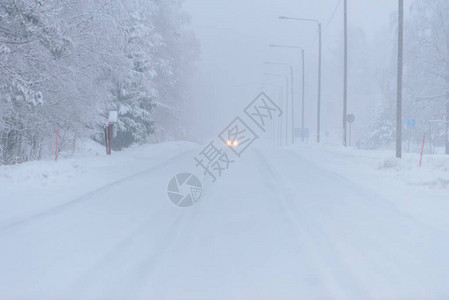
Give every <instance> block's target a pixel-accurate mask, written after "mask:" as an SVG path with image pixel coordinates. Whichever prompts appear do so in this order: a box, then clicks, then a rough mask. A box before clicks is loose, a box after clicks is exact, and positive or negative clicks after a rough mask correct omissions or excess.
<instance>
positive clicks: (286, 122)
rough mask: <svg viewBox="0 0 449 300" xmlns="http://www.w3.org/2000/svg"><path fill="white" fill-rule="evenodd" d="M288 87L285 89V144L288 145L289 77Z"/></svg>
mask: <svg viewBox="0 0 449 300" xmlns="http://www.w3.org/2000/svg"><path fill="white" fill-rule="evenodd" d="M285 81H286V89H285V146H288V90H289V87H288V84H289V83H288V77H286V78H285Z"/></svg>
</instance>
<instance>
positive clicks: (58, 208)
mask: <svg viewBox="0 0 449 300" xmlns="http://www.w3.org/2000/svg"><path fill="white" fill-rule="evenodd" d="M193 151H195V150H188V151H185V152H183V153H181V154H179V155H176V156H175V157H172V158H170V159H168V160H166V161H165V162H163V163H161V164H158V165H156V166H153V167H151V168H149V169H147V170H144V171H140V172H138V173H135V174H133V175H130V176H126V177H124V178H121V179H119V180H116V181H114V182H111V183H108V184H106V185H104V186H102V187H100V188H97V189H95V190H93V191H91V192H89V193H87V194H85V195H83V196H80V197H77V198H75V199H73V200H70V201H68V202H65V203H62V204H59V205H57V206H55V207H52V208H50V209H46V210H43V211H41V212H38V213H35V214H33V215H31V216H29V217H26V218H21V219H19V220H16V221H12V222H10V223H8V224H6V225H3V226H0V235H2V234H4V233H7V232H10V231H11V230H14V229H17V228H19V227H22V226H26V225H27V224H29V223H32V222H33V221H36V220H39V219H43V218H47V217H50V216H54V215H56V214H59V213H61V212H64V211H65V210H66V209H69V208H71V207H74V206H76V205H78V204H81V203H85V202H87V201H88V200H90V199H91V198H92V197H93V196H95V195H97V194H100V193H102V192H105V191H108V190H110V189H112V188H116V187H117V186H119V185H121V184H123V183H125V182H127V181H130V180H133V179H136V178H138V177H141V176H144V175H148V174H151V173H153V172H155V171H157V170H159V169H162V168H164V167H166V166H167V165H169V164H171V163H172V162H173V161H176V160H178V159H179V158H181V157H183V156H185V155H187V154H188V153H191V152H193Z"/></svg>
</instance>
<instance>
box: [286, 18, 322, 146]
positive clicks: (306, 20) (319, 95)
mask: <svg viewBox="0 0 449 300" xmlns="http://www.w3.org/2000/svg"><path fill="white" fill-rule="evenodd" d="M279 19H281V20H293V21H304V22H314V23H316V24H317V25H318V34H319V46H318V103H317V106H318V109H317V110H318V111H317V142H318V143H319V142H320V131H321V48H322V42H321V22H320V21H318V20H316V19H304V18H290V17H285V16H280V17H279Z"/></svg>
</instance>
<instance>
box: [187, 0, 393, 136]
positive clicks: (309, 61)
mask: <svg viewBox="0 0 449 300" xmlns="http://www.w3.org/2000/svg"><path fill="white" fill-rule="evenodd" d="M337 2H338V0H263V1H254V0H227V1H209V0H186V1H185V8H186V10H187V11H188V12H189V13H190V14H191V16H192V29H193V30H194V31H195V33H196V35H197V37H198V39H199V41H200V43H201V61H200V62H199V64H198V70H197V73H196V74H195V77H194V81H193V89H194V93H193V97H194V99H192V101H193V103H194V107H193V109H194V113H192V114H193V118H192V120H191V121H190V122H189V126H190V128H188V130H189V131H190V136H191V137H192V136H193V137H195V138H196V139H197V140H198V138H209V137H211V136H214V135H216V133H218V132H219V131H221V129H222V128H223V126H225V125H226V123H227V122H228V121H230V120H231V119H233V118H234V117H235V116H236V115H237V114H238V113H240V111H241V109H242V108H243V107H244V106H245V105H246V104H247V103H248V102H249V101H251V100H252V97H254V96H255V95H256V93H257V92H258V91H259V90H260V89H261V88H262V87H261V83H262V82H269V83H270V84H275V85H283V84H284V82H283V81H282V79H281V78H277V79H276V78H269V77H266V76H264V75H263V74H264V73H266V72H270V73H277V74H284V73H285V74H286V73H287V72H288V69H287V68H282V67H277V66H271V67H270V66H265V65H264V64H263V62H264V61H276V62H285V63H290V64H294V65H295V67H296V68H298V69H299V62H300V56H299V52H297V51H295V50H289V49H272V48H269V47H268V45H269V44H273V43H274V44H285V45H295V46H301V47H303V48H305V51H306V72H307V75H306V111H307V112H306V114H307V116H306V127H309V128H310V129H311V131H312V132H313V131H314V130H315V123H316V95H317V93H316V89H317V78H316V77H317V72H316V68H317V46H318V40H317V30H316V25H315V24H314V23H307V22H295V21H283V20H278V16H280V15H285V16H291V17H302V18H314V19H319V20H320V21H321V22H322V24H323V29H324V31H323V98H322V106H323V117H322V118H323V125H322V126H323V130H326V128H329V129H333V128H340V124H341V123H340V122H341V121H340V120H341V116H340V115H335V109H334V108H332V109H331V108H330V106H328V107H327V108H326V105H327V103H328V102H329V101H330V99H328V98H332V99H333V100H332V101H334V102H335V101H337V106H338V105H339V102H338V101H340V99H342V94H341V93H340V94H339V92H338V90H336V89H334V92H333V94H331V95H328V94H327V93H326V86H330V85H333V86H338V85H341V86H342V84H343V82H342V77H332V78H330V77H329V76H326V72H327V71H326V68H327V66H326V63H329V60H334V59H335V58H334V56H335V52H336V51H337V53H338V51H340V49H338V48H336V47H337V45H338V44H337V41H338V40H339V39H340V40H341V39H342V35H343V3H341V4H340V6H339V8H338V10H337V12H336V14H335V16H334V18H333V19H332V21H331V23H330V24H329V25H328V26H327V27H326V24H327V23H328V21H329V20H330V18H331V15H332V13H333V11H334V8H335V6H336V4H337ZM342 2H343V1H342ZM396 5H397V1H395V0H349V1H348V14H349V27H354V28H361V29H362V30H363V31H364V32H365V34H366V35H367V36H368V37H373V36H376V35H378V34H379V33H381V32H382V31H386V30H387V29H388V28H389V27H390V23H391V16H392V14H394V13H395V12H396ZM386 42H387V40H385V43H386ZM379 47H380V48H383V47H389V46H387V45H379ZM337 59H341V60H343V49H341V55H340V57H337ZM342 71H343V70H342ZM349 72H351V70H349ZM295 75H296V76H298V75H299V72H298V70H295ZM342 75H343V73H342ZM349 78H351V75H349ZM299 89H300V88H299V86H298V87H297V88H296V91H295V93H299ZM335 91H337V92H335ZM271 92H272V91H271ZM335 93H336V95H334V94H335ZM341 101H342V100H341ZM363 105H364V104H363V103H358V102H357V99H351V97H350V98H349V111H357V109H358V111H360V110H361V109H362V108H363ZM334 106H335V105H334ZM329 114H332V115H329ZM206 124H207V126H205V125H206Z"/></svg>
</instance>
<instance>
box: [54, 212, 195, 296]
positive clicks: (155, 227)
mask: <svg viewBox="0 0 449 300" xmlns="http://www.w3.org/2000/svg"><path fill="white" fill-rule="evenodd" d="M158 215H160V213H159V212H155V213H153V214H152V215H151V216H158ZM185 218H186V215H185V214H184V213H178V214H177V216H176V217H175V218H174V220H173V222H171V223H170V225H169V226H168V227H167V228H164V229H165V230H164V231H163V232H161V228H160V222H161V219H160V218H159V219H157V218H155V219H152V220H151V221H148V222H144V223H143V224H141V225H139V226H137V228H135V230H133V231H132V232H131V233H130V234H129V235H128V236H127V237H125V238H124V239H122V240H121V241H120V242H119V243H117V245H116V246H115V247H114V248H113V249H111V251H110V252H109V253H108V254H107V255H106V256H105V257H103V258H102V259H100V260H99V261H98V262H97V263H96V264H95V265H93V266H92V267H91V268H90V269H89V270H87V271H86V272H85V273H84V274H83V275H82V276H81V277H80V278H79V280H78V281H77V282H76V283H74V284H73V285H72V286H71V287H70V288H69V289H68V290H67V292H66V293H65V295H62V298H66V296H67V295H77V296H82V297H80V298H86V297H87V296H88V297H87V298H90V297H92V296H95V295H96V294H98V297H99V298H104V299H114V298H117V297H118V298H120V297H123V299H125V298H128V299H140V298H139V297H135V296H132V295H131V294H132V291H133V292H134V294H138V293H139V291H140V289H142V288H144V287H145V280H146V279H147V277H148V276H149V274H150V273H151V272H152V271H153V269H154V267H155V265H156V264H157V263H158V262H159V258H160V257H161V256H162V255H163V254H164V253H165V252H166V250H167V249H168V248H169V247H170V246H171V245H172V243H173V241H174V240H175V238H176V236H177V235H178V234H179V231H180V228H182V226H181V225H182V223H183V222H182V221H183V220H184V219H185ZM152 232H156V233H158V234H159V236H158V237H157V238H156V239H155V240H153V241H151V242H150V239H149V238H148V237H149V236H150V235H151V233H152ZM142 245H144V246H145V248H144V249H142V248H140V247H141V246H142ZM130 259H131V260H130ZM117 262H120V263H119V265H117ZM110 274H117V275H116V276H115V277H113V278H111V277H109V278H108V276H110ZM124 274H127V275H126V276H125V275H124ZM124 279H125V280H124ZM111 282H112V284H111ZM98 283H102V284H104V286H103V285H102V284H100V285H98ZM111 286H112V287H114V288H113V289H112V290H107V289H108V288H110V287H111ZM79 291H82V292H81V295H80V293H79Z"/></svg>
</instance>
